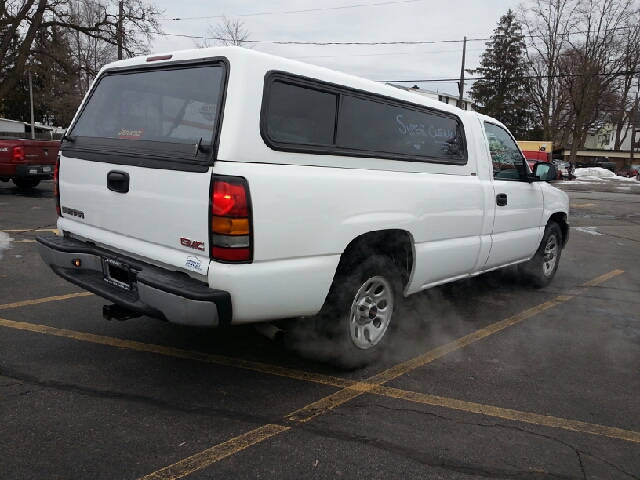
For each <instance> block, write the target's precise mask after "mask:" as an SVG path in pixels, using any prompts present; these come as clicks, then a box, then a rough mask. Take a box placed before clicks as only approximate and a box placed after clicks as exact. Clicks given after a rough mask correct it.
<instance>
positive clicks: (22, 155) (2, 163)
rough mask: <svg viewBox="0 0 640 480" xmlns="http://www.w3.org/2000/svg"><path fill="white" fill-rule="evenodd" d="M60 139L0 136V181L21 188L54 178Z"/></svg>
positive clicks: (32, 186)
mask: <svg viewBox="0 0 640 480" xmlns="http://www.w3.org/2000/svg"><path fill="white" fill-rule="evenodd" d="M59 150H60V141H59V140H56V141H47V140H24V139H20V138H14V137H0V181H2V182H8V181H9V180H13V183H14V184H15V186H16V187H18V188H21V189H27V188H34V187H37V186H38V184H39V183H40V181H41V180H45V179H51V178H53V169H54V167H55V164H56V158H57V157H58V151H59Z"/></svg>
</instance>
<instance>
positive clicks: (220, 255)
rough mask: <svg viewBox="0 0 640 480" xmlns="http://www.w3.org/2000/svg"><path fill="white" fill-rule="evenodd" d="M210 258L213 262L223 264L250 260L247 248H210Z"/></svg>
mask: <svg viewBox="0 0 640 480" xmlns="http://www.w3.org/2000/svg"><path fill="white" fill-rule="evenodd" d="M211 256H212V257H213V258H214V259H215V260H222V261H225V262H246V261H248V260H249V259H250V258H251V250H249V249H248V248H222V247H211Z"/></svg>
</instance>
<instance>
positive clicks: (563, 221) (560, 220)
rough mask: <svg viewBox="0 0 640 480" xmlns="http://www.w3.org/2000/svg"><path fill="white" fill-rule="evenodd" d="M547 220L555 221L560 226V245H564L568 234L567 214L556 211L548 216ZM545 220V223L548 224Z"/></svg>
mask: <svg viewBox="0 0 640 480" xmlns="http://www.w3.org/2000/svg"><path fill="white" fill-rule="evenodd" d="M549 222H555V223H557V224H558V226H559V227H560V231H561V232H562V246H563V247H564V246H565V245H566V243H567V238H568V235H569V223H568V222H567V214H566V213H563V212H556V213H554V214H553V215H551V217H550V218H549ZM549 222H547V224H549Z"/></svg>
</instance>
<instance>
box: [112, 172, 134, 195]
mask: <svg viewBox="0 0 640 480" xmlns="http://www.w3.org/2000/svg"><path fill="white" fill-rule="evenodd" d="M107 188H108V189H109V190H111V191H112V192H118V193H127V192H128V191H129V174H128V173H126V172H118V171H116V170H112V171H111V172H109V173H108V174H107Z"/></svg>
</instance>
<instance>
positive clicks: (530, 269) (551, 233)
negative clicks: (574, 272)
mask: <svg viewBox="0 0 640 480" xmlns="http://www.w3.org/2000/svg"><path fill="white" fill-rule="evenodd" d="M561 253H562V232H561V231H560V227H559V226H558V224H557V223H555V222H550V223H549V224H548V225H547V228H545V230H544V236H543V237H542V241H541V242H540V246H539V247H538V250H537V252H536V254H535V255H534V256H533V258H532V259H531V260H529V261H528V262H527V263H524V264H522V266H521V267H520V273H522V274H523V275H524V276H525V278H526V279H527V280H528V281H529V282H530V283H531V284H532V285H533V286H534V287H536V288H542V287H546V286H547V285H549V284H550V283H551V281H552V280H553V277H554V276H555V275H556V271H557V270H558V265H559V263H560V254H561Z"/></svg>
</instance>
